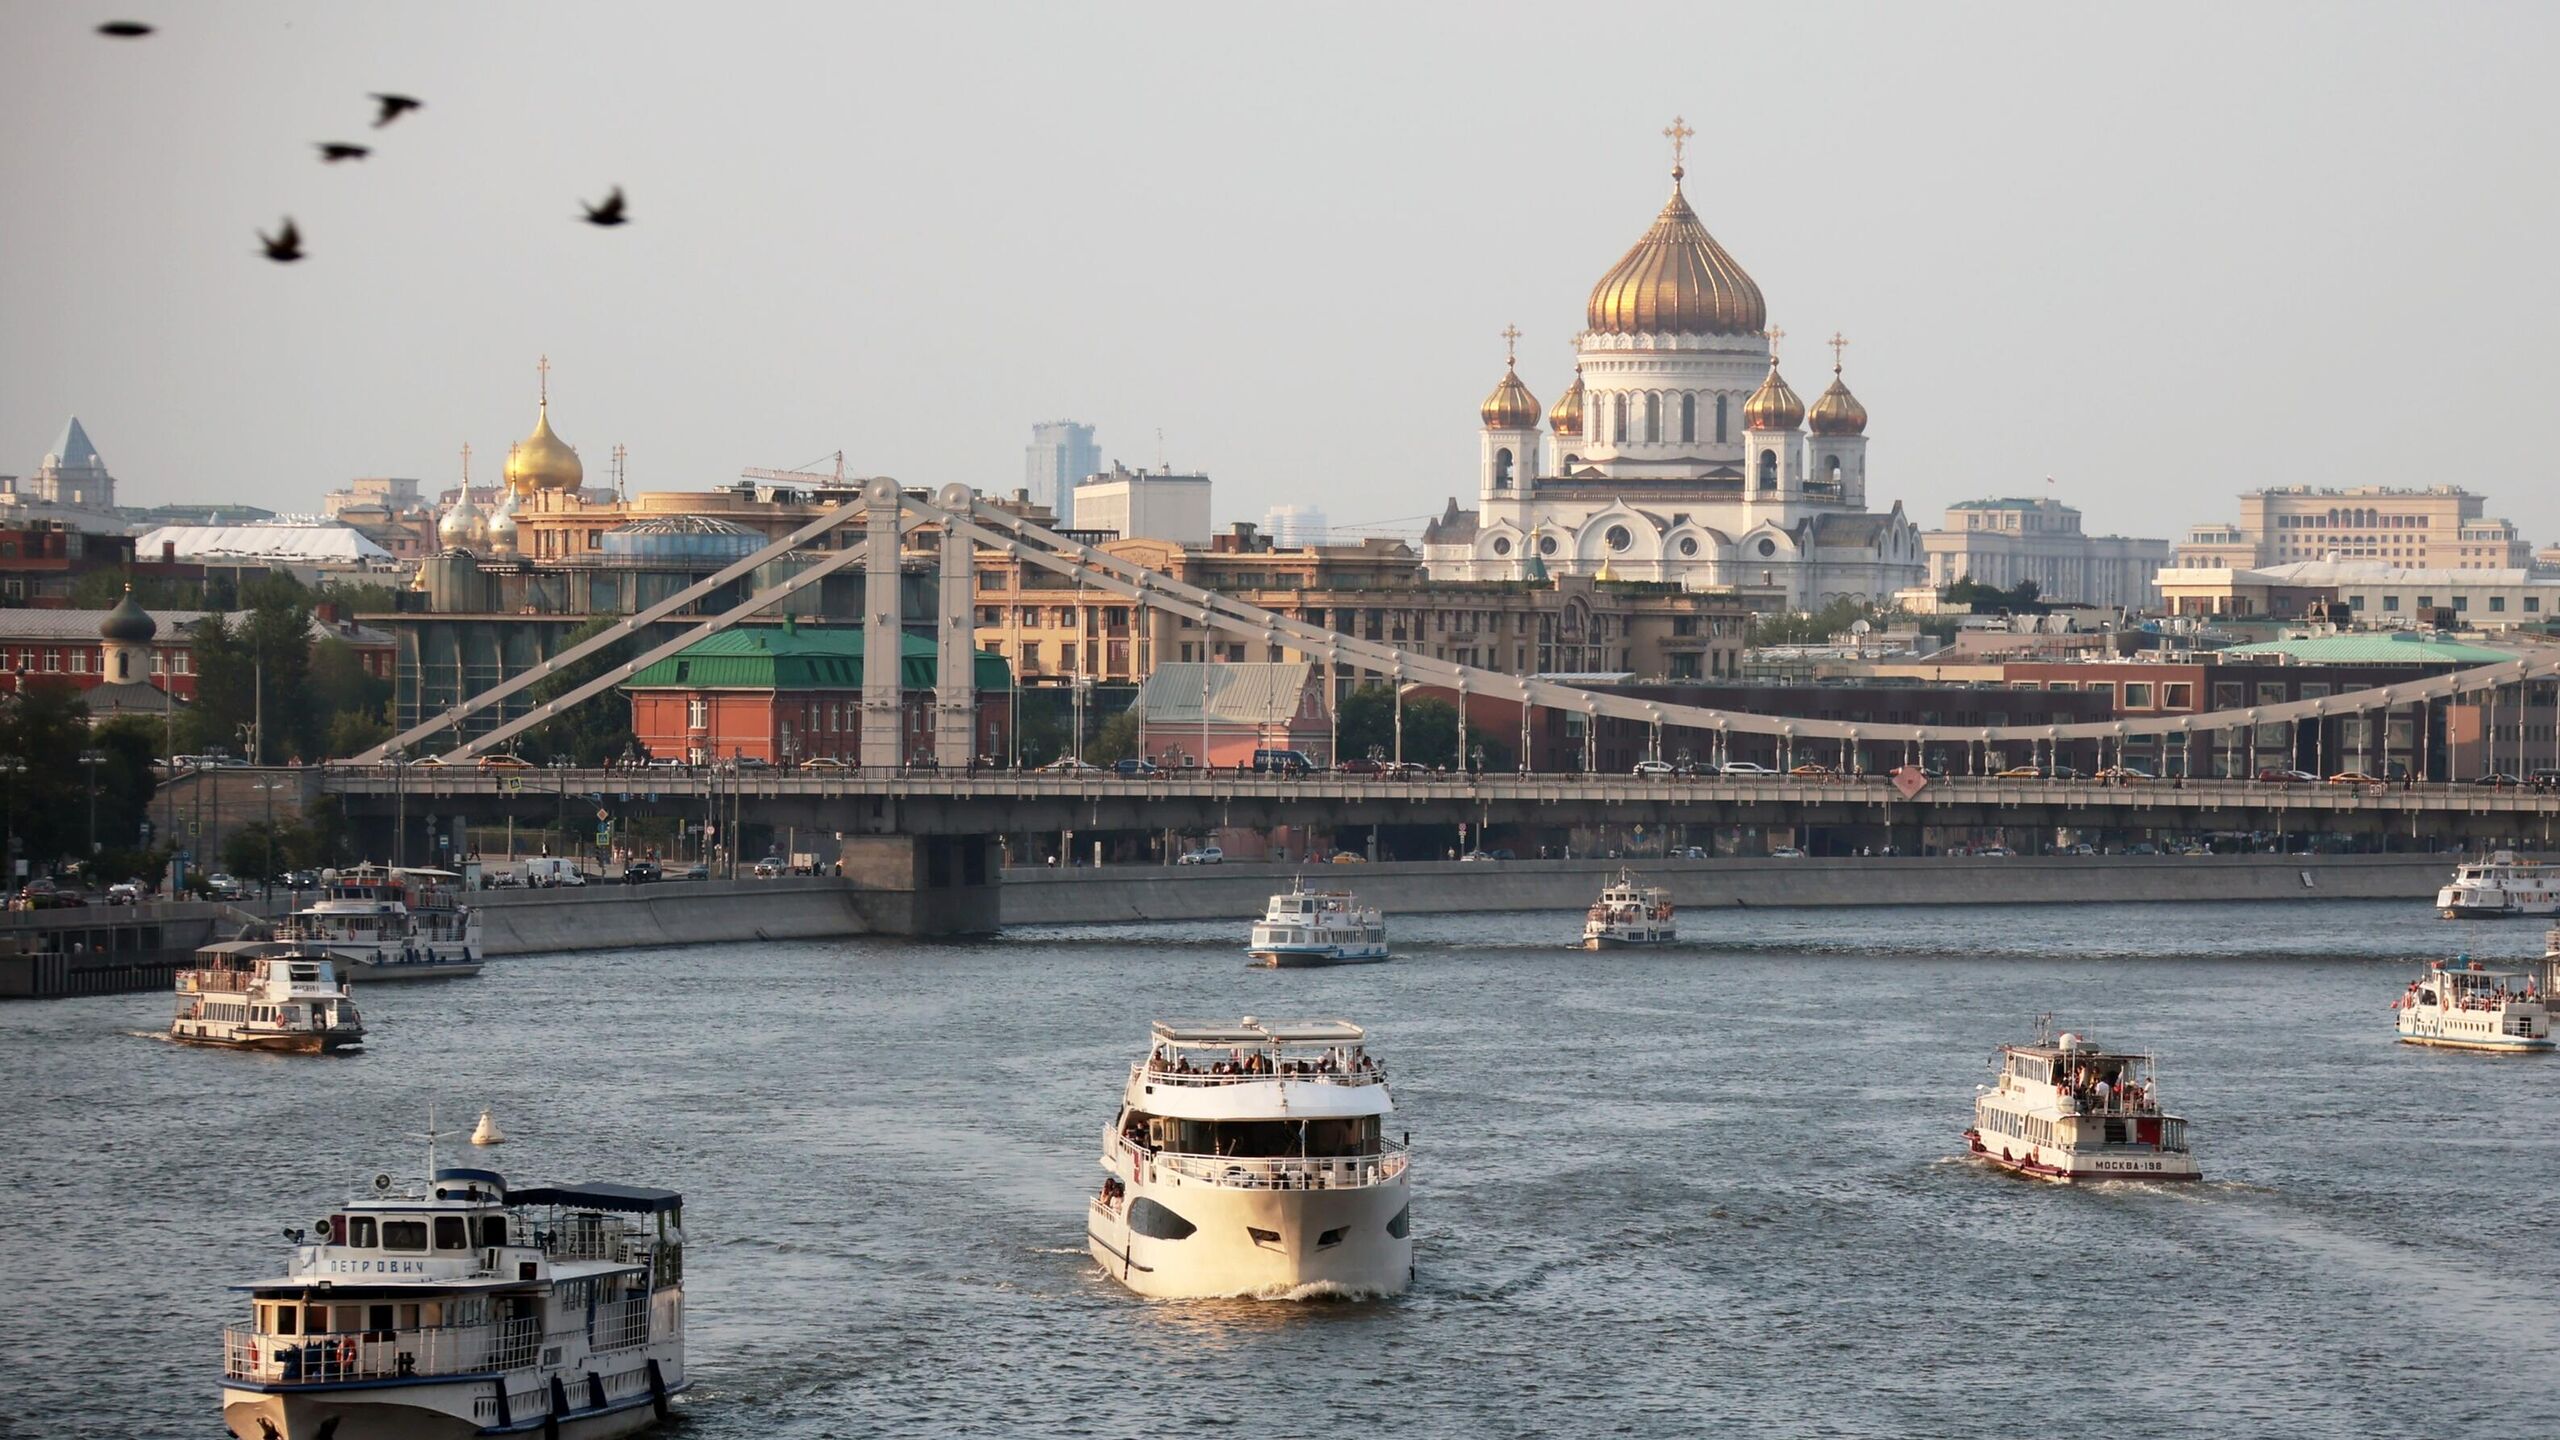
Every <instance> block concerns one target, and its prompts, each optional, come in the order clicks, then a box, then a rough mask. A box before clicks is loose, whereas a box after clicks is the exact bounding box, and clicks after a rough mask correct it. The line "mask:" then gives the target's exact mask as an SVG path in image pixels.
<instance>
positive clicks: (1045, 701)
mask: <svg viewBox="0 0 2560 1440" xmlns="http://www.w3.org/2000/svg"><path fill="white" fill-rule="evenodd" d="M1066 698H1067V697H1066V696H1064V695H1063V694H1060V693H1059V691H1058V687H1056V686H1050V685H1039V686H1027V687H1025V688H1024V689H1023V691H1022V696H1021V698H1020V699H1019V700H1017V701H1016V702H1014V703H1015V704H1016V705H1018V706H1019V707H1020V718H1019V720H1018V721H1017V722H1016V723H1015V725H1014V744H1015V747H1016V748H1017V749H1018V750H1019V751H1020V752H1021V755H1022V763H1023V765H1024V766H1025V767H1037V766H1041V765H1046V764H1048V763H1049V762H1050V761H1052V760H1055V759H1057V758H1058V757H1059V756H1061V755H1064V754H1066V753H1067V752H1068V749H1069V746H1070V741H1071V740H1072V736H1073V730H1074V720H1073V716H1072V709H1071V707H1070V706H1069V705H1067V704H1066V703H1063V702H1065V700H1066Z"/></svg>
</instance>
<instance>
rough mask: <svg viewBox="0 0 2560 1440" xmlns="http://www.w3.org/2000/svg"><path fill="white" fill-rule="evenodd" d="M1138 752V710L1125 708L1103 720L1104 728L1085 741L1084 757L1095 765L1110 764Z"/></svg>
mask: <svg viewBox="0 0 2560 1440" xmlns="http://www.w3.org/2000/svg"><path fill="white" fill-rule="evenodd" d="M1137 753H1138V712H1137V711H1136V710H1135V709H1129V710H1123V711H1121V712H1120V713H1119V714H1117V715H1114V716H1112V717H1111V718H1110V719H1108V720H1106V721H1104V722H1102V729H1101V731H1100V732H1099V733H1097V734H1096V735H1095V736H1094V737H1093V738H1092V739H1091V740H1088V741H1086V742H1085V747H1084V758H1085V760H1086V761H1087V762H1088V763H1090V764H1094V765H1110V764H1115V763H1117V762H1119V761H1122V760H1126V759H1128V758H1130V757H1131V756H1133V755H1135V754H1137Z"/></svg>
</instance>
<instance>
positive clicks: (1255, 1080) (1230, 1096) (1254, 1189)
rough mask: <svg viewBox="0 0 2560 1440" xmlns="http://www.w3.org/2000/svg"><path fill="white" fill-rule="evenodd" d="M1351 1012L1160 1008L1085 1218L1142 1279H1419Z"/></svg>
mask: <svg viewBox="0 0 2560 1440" xmlns="http://www.w3.org/2000/svg"><path fill="white" fill-rule="evenodd" d="M1366 1040H1367V1034H1366V1032H1364V1031H1363V1030H1362V1029H1361V1028H1360V1027H1359V1026H1357V1025H1354V1024H1352V1023H1351V1022H1349V1021H1347V1020H1306V1021H1286V1022H1283V1021H1264V1020H1256V1019H1255V1018H1254V1017H1252V1016H1250V1015H1248V1016H1246V1017H1245V1018H1244V1019H1243V1020H1242V1021H1240V1022H1196V1023H1195V1022H1175V1021H1163V1020H1159V1021H1157V1022H1156V1026H1155V1035H1154V1049H1153V1050H1152V1051H1151V1052H1150V1053H1149V1054H1148V1056H1147V1058H1146V1059H1145V1060H1144V1061H1143V1062H1141V1063H1139V1064H1136V1065H1132V1066H1130V1067H1129V1082H1128V1085H1127V1087H1126V1088H1125V1090H1124V1091H1123V1093H1122V1095H1121V1101H1120V1111H1119V1114H1118V1116H1117V1117H1116V1118H1115V1119H1114V1120H1113V1121H1112V1123H1111V1127H1110V1128H1109V1129H1108V1130H1105V1131H1104V1132H1103V1136H1102V1168H1103V1170H1104V1171H1105V1172H1106V1173H1107V1174H1108V1176H1109V1178H1108V1179H1106V1180H1104V1181H1103V1182H1102V1193H1101V1194H1100V1195H1098V1196H1096V1197H1095V1198H1094V1200H1093V1203H1092V1205H1091V1206H1090V1208H1089V1210H1088V1213H1087V1217H1086V1220H1085V1233H1086V1242H1087V1244H1088V1246H1089V1247H1090V1248H1091V1250H1092V1252H1093V1258H1094V1260H1095V1261H1096V1262H1097V1263H1099V1264H1100V1265H1101V1266H1102V1270H1103V1273H1104V1274H1106V1275H1108V1276H1110V1277H1111V1278H1112V1279H1114V1280H1118V1281H1120V1282H1121V1283H1122V1284H1124V1285H1127V1286H1128V1287H1129V1288H1130V1289H1132V1290H1135V1291H1137V1292H1138V1293H1139V1294H1141V1295H1154V1296H1159V1297H1164V1298H1206V1297H1210V1296H1219V1295H1254V1296H1270V1297H1291V1296H1296V1295H1300V1294H1306V1293H1310V1292H1320V1293H1333V1294H1342V1295H1392V1294H1395V1293H1397V1292H1399V1291H1402V1290H1403V1289H1404V1288H1405V1287H1406V1286H1407V1285H1408V1284H1410V1283H1412V1279H1413V1233H1412V1212H1411V1210H1410V1208H1409V1206H1410V1192H1409V1190H1408V1187H1407V1180H1408V1175H1407V1160H1408V1158H1409V1155H1408V1152H1407V1150H1406V1148H1405V1146H1404V1145H1403V1144H1401V1143H1399V1142H1397V1141H1394V1140H1390V1139H1388V1138H1387V1137H1386V1134H1385V1128H1384V1127H1385V1124H1386V1118H1387V1116H1388V1115H1389V1114H1391V1113H1393V1111H1394V1109H1395V1106H1394V1104H1393V1102H1392V1101H1390V1100H1389V1099H1388V1097H1387V1077H1386V1074H1385V1072H1383V1071H1382V1070H1380V1069H1379V1067H1378V1063H1377V1061H1376V1060H1375V1059H1373V1058H1372V1057H1371V1056H1370V1055H1369V1052H1368V1049H1367V1046H1366Z"/></svg>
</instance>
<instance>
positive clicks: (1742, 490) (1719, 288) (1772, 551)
mask: <svg viewBox="0 0 2560 1440" xmlns="http://www.w3.org/2000/svg"><path fill="white" fill-rule="evenodd" d="M1675 124H1676V122H1675ZM1681 176H1682V171H1681V169H1680V168H1679V167H1678V166H1676V165H1675V166H1674V167H1673V169H1672V171H1671V199H1670V202H1669V203H1668V204H1666V205H1664V206H1663V207H1662V213H1661V214H1660V215H1658V216H1656V217H1655V218H1654V222H1653V226H1652V228H1651V229H1649V230H1647V231H1646V232H1645V234H1644V237H1643V238H1642V239H1640V240H1638V241H1637V242H1636V244H1635V248H1634V249H1632V250H1629V251H1628V252H1627V254H1626V257H1625V258H1624V259H1621V260H1620V261H1619V262H1618V263H1617V264H1616V265H1615V266H1614V267H1612V268H1611V269H1610V271H1609V273H1608V274H1606V275H1603V276H1602V277H1601V278H1600V283H1599V284H1598V285H1596V286H1594V287H1593V288H1592V291H1591V300H1590V304H1589V307H1588V310H1587V312H1586V321H1587V323H1586V326H1585V328H1584V330H1583V333H1582V335H1581V336H1580V337H1579V339H1578V340H1577V341H1576V342H1575V349H1576V352H1577V354H1576V363H1575V365H1574V376H1573V384H1572V385H1571V387H1570V388H1568V389H1567V390H1566V391H1565V392H1564V394H1563V396H1562V397H1561V398H1559V399H1558V400H1557V401H1556V406H1555V410H1554V412H1553V413H1552V414H1549V415H1547V416H1546V417H1545V418H1546V422H1547V427H1548V429H1549V430H1550V431H1552V434H1549V435H1541V434H1540V433H1539V419H1540V409H1539V404H1538V401H1537V399H1536V397H1534V396H1533V395H1531V394H1530V392H1529V388H1528V386H1527V385H1526V384H1524V383H1523V382H1522V381H1521V379H1520V376H1519V374H1518V369H1517V362H1516V361H1515V362H1513V365H1512V366H1511V368H1508V369H1506V370H1505V372H1504V374H1503V376H1502V381H1501V383H1500V384H1499V385H1497V386H1495V387H1494V391H1493V393H1492V394H1491V395H1489V396H1487V397H1486V398H1485V402H1484V405H1483V406H1482V408H1481V411H1480V416H1481V419H1482V421H1483V431H1482V434H1481V439H1480V452H1479V458H1478V471H1479V474H1478V482H1477V489H1476V508H1475V509H1473V510H1464V509H1460V508H1459V506H1458V503H1457V501H1456V500H1454V499H1452V500H1451V501H1450V502H1449V506H1448V509H1447V510H1446V511H1445V512H1444V513H1443V514H1441V516H1440V517H1439V518H1438V519H1436V520H1434V521H1432V522H1431V524H1430V525H1429V526H1427V527H1426V528H1425V529H1424V531H1423V537H1422V545H1423V559H1424V563H1425V564H1426V566H1427V567H1428V568H1429V570H1430V573H1431V575H1432V576H1433V578H1435V579H1450V580H1517V579H1529V578H1537V577H1539V576H1542V575H1547V574H1554V573H1559V572H1561V573H1568V574H1581V575H1594V576H1598V577H1600V578H1604V579H1620V580H1654V581H1672V582H1676V583H1678V584H1680V585H1683V586H1685V587H1687V588H1690V589H1693V590H1704V589H1725V588H1731V589H1735V590H1739V591H1741V592H1742V593H1743V594H1745V595H1746V596H1747V597H1749V598H1751V599H1753V600H1754V601H1756V602H1757V603H1759V604H1761V605H1764V606H1771V607H1781V608H1786V609H1794V610H1805V609H1814V608H1817V607H1819V606H1821V605H1823V604H1826V603H1828V602H1830V601H1832V600H1836V599H1839V598H1842V597H1850V598H1856V599H1863V600H1871V601H1883V600H1885V599H1887V598H1888V597H1890V596H1891V595H1892V594H1893V592H1894V591H1896V590H1900V589H1904V588H1906V587H1909V586H1913V585H1918V584H1921V583H1923V582H1924V581H1925V580H1926V579H1927V578H1928V556H1927V554H1926V552H1924V551H1923V550H1922V548H1921V544H1920V529H1919V527H1918V526H1916V525H1914V524H1913V523H1911V521H1910V520H1909V519H1907V518H1905V517H1904V515H1903V513H1902V506H1901V505H1900V504H1899V503H1896V504H1895V505H1894V506H1893V507H1892V509H1890V510H1889V511H1886V512H1883V513H1877V512H1874V511H1871V510H1869V509H1868V508H1867V436H1866V428H1867V411H1866V407H1865V406H1863V405H1861V404H1859V403H1858V399H1857V397H1856V396H1854V395H1852V394H1850V393H1849V388H1848V386H1847V385H1846V384H1845V383H1844V382H1843V381H1842V379H1841V377H1840V373H1839V372H1840V367H1839V365H1838V364H1837V363H1836V360H1835V364H1834V365H1833V367H1832V379H1831V385H1830V388H1829V389H1826V390H1824V391H1823V392H1822V394H1821V395H1820V396H1818V397H1816V398H1815V400H1814V402H1813V404H1812V405H1811V406H1809V407H1808V406H1807V405H1806V404H1805V403H1804V402H1803V401H1802V400H1801V399H1799V398H1797V396H1796V393H1795V392H1794V391H1793V390H1792V389H1790V388H1789V387H1788V385H1787V382H1786V381H1785V379H1784V378H1782V377H1781V376H1780V375H1779V373H1778V363H1777V359H1776V357H1775V356H1774V354H1773V353H1772V349H1771V343H1770V342H1771V339H1772V334H1771V332H1770V331H1769V328H1768V327H1769V322H1768V307H1767V305H1766V304H1765V303H1764V302H1763V301H1762V299H1761V296H1760V287H1759V286H1758V285H1756V284H1754V283H1753V282H1752V279H1751V277H1750V276H1749V275H1747V274H1745V273H1744V272H1743V269H1742V267H1741V266H1740V265H1737V264H1735V263H1734V260H1733V257H1732V256H1731V255H1728V254H1726V253H1725V250H1724V247H1723V246H1721V245H1719V244H1717V243H1716V240H1715V237H1714V236H1712V235H1710V234H1708V233H1707V228H1706V226H1704V225H1702V224H1700V223H1699V221H1698V217H1697V214H1696V212H1694V211H1692V210H1691V209H1690V208H1689V202H1688V200H1687V199H1686V198H1685V197H1684V196H1683V195H1682V194H1681V191H1680V180H1681ZM1835 356H1836V351H1835Z"/></svg>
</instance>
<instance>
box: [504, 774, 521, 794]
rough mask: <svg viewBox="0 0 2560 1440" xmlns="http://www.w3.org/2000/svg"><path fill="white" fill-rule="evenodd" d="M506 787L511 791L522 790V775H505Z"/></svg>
mask: <svg viewBox="0 0 2560 1440" xmlns="http://www.w3.org/2000/svg"><path fill="white" fill-rule="evenodd" d="M507 788H508V789H509V790H511V791H512V790H522V789H523V788H524V777H523V776H521V775H510V776H508V777H507Z"/></svg>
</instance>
